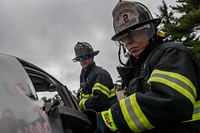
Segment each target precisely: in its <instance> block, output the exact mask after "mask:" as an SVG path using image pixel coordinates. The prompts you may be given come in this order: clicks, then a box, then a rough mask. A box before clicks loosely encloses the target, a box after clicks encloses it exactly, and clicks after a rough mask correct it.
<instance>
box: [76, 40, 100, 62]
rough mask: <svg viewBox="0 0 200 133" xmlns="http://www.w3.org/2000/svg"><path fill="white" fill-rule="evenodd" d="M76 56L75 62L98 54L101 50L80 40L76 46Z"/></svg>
mask: <svg viewBox="0 0 200 133" xmlns="http://www.w3.org/2000/svg"><path fill="white" fill-rule="evenodd" d="M74 51H75V55H76V57H75V58H74V59H73V61H74V62H76V61H82V60H83V59H88V58H89V57H93V56H96V55H97V54H98V53H99V50H97V51H94V50H93V48H92V46H91V45H90V44H89V43H87V42H78V43H77V44H76V45H75V47H74Z"/></svg>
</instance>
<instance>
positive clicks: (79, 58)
mask: <svg viewBox="0 0 200 133" xmlns="http://www.w3.org/2000/svg"><path fill="white" fill-rule="evenodd" d="M88 58H89V56H88V55H85V56H79V57H78V58H77V61H82V60H86V59H88Z"/></svg>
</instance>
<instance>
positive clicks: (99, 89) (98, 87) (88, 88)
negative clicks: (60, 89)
mask: <svg viewBox="0 0 200 133" xmlns="http://www.w3.org/2000/svg"><path fill="white" fill-rule="evenodd" d="M74 51H75V54H76V57H75V58H74V59H73V61H75V62H76V61H79V62H80V65H81V67H82V70H81V74H80V89H79V94H80V100H79V106H80V108H81V110H85V109H93V110H95V111H97V112H101V111H103V110H106V109H108V108H109V107H111V105H112V104H114V103H116V102H117V97H116V93H115V89H114V85H113V81H112V78H111V76H110V74H109V73H108V72H107V71H106V70H105V69H103V68H101V67H99V66H97V65H96V64H95V62H94V56H96V55H97V54H98V53H99V51H94V50H93V48H92V46H91V45H90V44H89V43H87V42H78V43H77V44H76V45H75V47H74Z"/></svg>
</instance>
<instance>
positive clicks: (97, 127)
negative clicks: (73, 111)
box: [83, 109, 113, 133]
mask: <svg viewBox="0 0 200 133" xmlns="http://www.w3.org/2000/svg"><path fill="white" fill-rule="evenodd" d="M83 113H84V114H86V115H87V117H88V119H89V120H90V121H91V122H92V123H93V127H91V129H90V132H88V133H113V132H112V131H111V130H110V129H109V128H108V127H107V126H106V124H105V123H104V121H103V119H102V117H101V115H100V114H98V113H97V112H96V111H94V110H92V109H86V110H84V111H83Z"/></svg>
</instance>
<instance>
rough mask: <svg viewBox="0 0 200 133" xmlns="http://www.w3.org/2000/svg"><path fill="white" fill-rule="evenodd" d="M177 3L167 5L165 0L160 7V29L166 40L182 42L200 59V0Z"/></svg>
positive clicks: (184, 0) (181, 0) (178, 0)
mask: <svg viewBox="0 0 200 133" xmlns="http://www.w3.org/2000/svg"><path fill="white" fill-rule="evenodd" d="M176 2H177V4H176V5H173V6H172V5H171V6H167V4H166V3H165V1H164V0H163V1H162V5H160V6H159V7H158V10H159V12H160V14H159V15H158V14H157V16H158V17H160V18H161V19H162V23H161V26H160V29H161V30H162V31H164V32H165V34H166V38H165V40H166V41H173V42H180V43H182V44H183V45H185V46H188V47H189V48H191V50H192V51H193V52H194V53H195V54H196V55H197V57H198V58H199V59H200V1H199V0H177V1H176Z"/></svg>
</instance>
